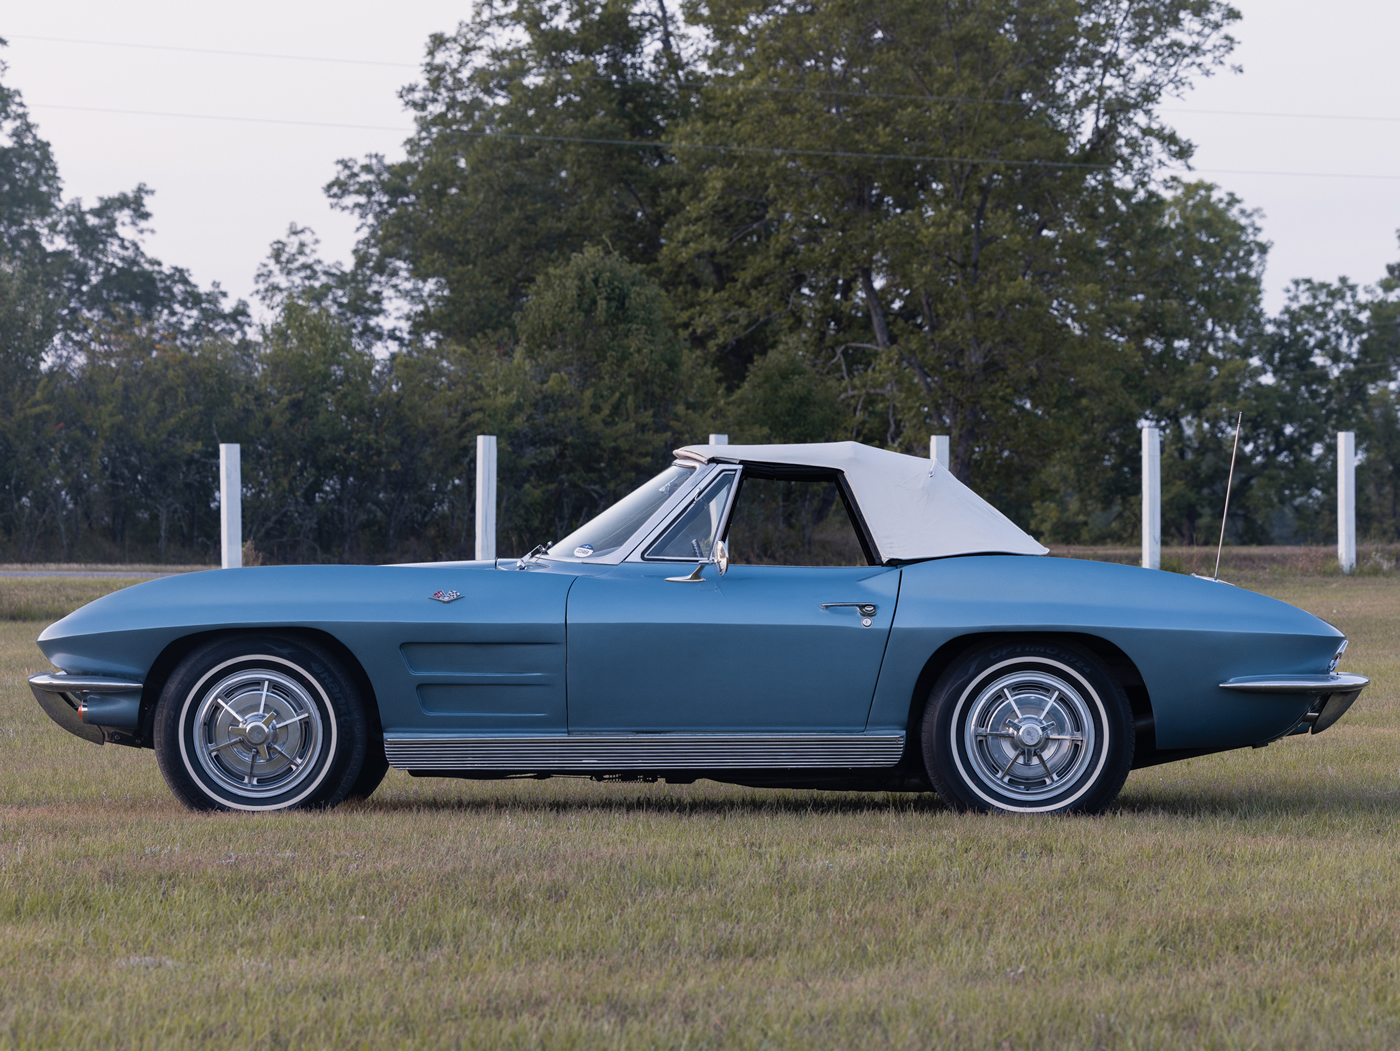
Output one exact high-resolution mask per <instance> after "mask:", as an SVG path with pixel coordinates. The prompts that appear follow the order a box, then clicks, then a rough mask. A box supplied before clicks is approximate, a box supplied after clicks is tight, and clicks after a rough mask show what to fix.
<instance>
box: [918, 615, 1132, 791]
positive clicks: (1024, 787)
mask: <svg viewBox="0 0 1400 1051" xmlns="http://www.w3.org/2000/svg"><path fill="white" fill-rule="evenodd" d="M922 731H923V733H922V743H923V755H924V764H925V767H926V768H927V771H928V775H929V778H930V780H931V781H932V782H933V786H934V788H935V789H937V791H938V794H939V795H940V796H941V797H942V798H943V800H944V802H946V803H947V804H948V805H949V806H951V807H953V808H955V809H957V810H1000V811H1007V812H1011V813H1020V814H1047V813H1056V812H1069V811H1073V812H1078V813H1096V812H1098V811H1100V810H1102V809H1104V808H1105V807H1106V806H1108V805H1109V804H1110V803H1112V802H1113V800H1114V799H1115V798H1116V797H1117V795H1118V793H1119V791H1120V790H1121V789H1122V787H1123V782H1124V781H1125V780H1126V779H1127V777H1128V770H1129V769H1130V768H1131V766H1132V764H1133V745H1134V737H1133V715H1132V708H1131V706H1130V705H1129V704H1128V700H1127V698H1126V696H1124V694H1123V689H1122V687H1121V686H1120V685H1119V684H1118V683H1117V681H1116V680H1114V678H1113V677H1112V676H1111V675H1110V674H1109V673H1108V672H1107V671H1106V670H1105V669H1104V668H1103V666H1102V665H1101V664H1100V663H1099V662H1098V660H1097V659H1095V658H1094V657H1093V655H1092V654H1090V653H1087V652H1084V651H1081V650H1079V649H1078V648H1076V647H1071V646H1066V645H1060V644H1051V643H1043V644H1042V643H1036V642H1034V641H1025V642H1014V643H998V644H994V645H989V646H982V647H979V648H977V649H974V650H972V651H971V652H969V653H967V654H965V655H964V656H962V657H961V658H959V659H958V660H957V661H955V662H954V663H953V665H952V666H951V667H949V668H948V670H947V671H945V672H944V673H943V675H941V676H940V677H939V679H938V682H937V683H936V684H935V685H934V688H933V691H932V693H931V694H930V696H929V700H928V704H927V706H926V708H925V710H924V719H923V726H922Z"/></svg>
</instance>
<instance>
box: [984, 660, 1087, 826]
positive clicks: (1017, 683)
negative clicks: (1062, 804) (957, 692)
mask: <svg viewBox="0 0 1400 1051" xmlns="http://www.w3.org/2000/svg"><path fill="white" fill-rule="evenodd" d="M964 727H965V728H964V731H963V745H964V747H965V748H966V751H967V755H968V758H969V760H970V761H971V763H972V766H973V769H974V770H975V771H976V772H977V775H978V776H979V778H980V779H981V780H982V781H983V782H984V783H985V784H987V785H988V786H989V787H994V788H996V789H998V790H1000V791H1001V792H1003V793H1005V794H1007V795H1011V796H1015V797H1016V798H1018V799H1020V800H1024V801H1026V802H1032V801H1035V800H1038V799H1046V798H1049V797H1051V796H1054V795H1057V794H1058V793H1060V792H1062V791H1063V790H1064V789H1065V788H1066V787H1068V786H1069V785H1070V784H1072V783H1074V781H1075V779H1076V778H1078V777H1079V775H1080V774H1082V773H1083V772H1084V770H1085V768H1086V767H1088V765H1089V763H1090V762H1091V760H1092V758H1093V753H1094V740H1095V737H1094V721H1093V719H1092V718H1091V716H1090V714H1089V705H1088V704H1087V703H1086V702H1085V700H1084V698H1083V697H1082V696H1081V695H1080V693H1079V691H1078V690H1076V689H1075V688H1074V687H1073V686H1072V685H1071V684H1070V683H1068V682H1066V681H1065V680H1064V679H1061V678H1060V677H1059V676H1057V675H1051V674H1049V673H1048V672H1041V671H1030V670H1024V671H1016V672H1012V673H1011V674H1009V675H1004V676H1002V677H1001V678H999V679H997V680H996V681H994V682H993V683H991V684H990V685H989V686H987V687H985V688H984V689H983V690H982V691H981V692H980V693H978V694H977V696H976V698H975V699H974V700H973V702H972V705H971V707H970V709H969V711H968V717H967V722H966V723H965V724H964Z"/></svg>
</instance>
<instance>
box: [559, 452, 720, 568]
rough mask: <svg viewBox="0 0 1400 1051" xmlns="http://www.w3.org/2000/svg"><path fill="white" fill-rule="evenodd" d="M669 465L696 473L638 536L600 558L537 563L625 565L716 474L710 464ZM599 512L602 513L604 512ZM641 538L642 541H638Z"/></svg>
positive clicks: (642, 527) (646, 523)
mask: <svg viewBox="0 0 1400 1051" xmlns="http://www.w3.org/2000/svg"><path fill="white" fill-rule="evenodd" d="M670 466H672V467H691V468H694V470H693V471H692V472H691V475H690V477H689V478H688V479H686V481H685V484H683V485H682V486H681V487H680V488H678V489H677V490H676V491H675V492H674V493H672V494H671V495H670V496H669V497H667V499H666V502H665V503H663V504H662V505H661V506H660V507H658V508H657V509H656V510H655V511H653V512H652V514H651V517H650V518H648V519H647V520H646V521H645V522H643V523H642V524H641V526H640V527H639V528H638V529H637V531H636V532H635V533H633V534H632V535H631V536H630V537H628V538H627V540H625V541H624V542H623V543H621V544H619V545H618V546H617V547H616V548H615V549H614V550H613V551H611V552H609V553H608V554H606V555H602V556H599V557H597V558H592V557H590V558H569V557H568V556H566V555H550V554H542V555H539V556H538V560H539V561H541V562H557V563H559V564H560V565H574V566H616V565H620V564H621V563H623V562H626V561H627V560H628V557H629V556H630V555H631V553H632V552H633V551H635V550H636V549H637V548H638V547H639V546H641V544H642V543H644V542H645V541H646V539H647V538H648V537H649V536H650V535H651V532H652V531H653V530H654V529H655V528H656V523H657V522H658V521H661V522H665V521H669V519H670V516H671V513H672V511H674V510H675V509H676V508H677V507H679V506H681V505H682V504H683V503H687V504H688V501H689V499H690V497H691V495H692V494H693V493H695V492H696V491H697V488H698V487H700V486H703V485H704V479H705V478H707V477H709V475H710V474H712V473H713V472H712V471H711V470H709V466H710V465H708V464H697V463H694V462H689V461H688V462H685V463H682V462H680V461H679V459H677V460H676V461H674V462H672V463H671V464H670ZM609 506H611V505H609ZM605 510H606V509H605ZM599 513H600V514H601V513H602V512H599ZM639 537H640V538H641V539H638V538H639Z"/></svg>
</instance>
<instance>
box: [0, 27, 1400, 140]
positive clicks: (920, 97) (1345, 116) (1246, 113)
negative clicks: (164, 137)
mask: <svg viewBox="0 0 1400 1051" xmlns="http://www.w3.org/2000/svg"><path fill="white" fill-rule="evenodd" d="M8 39H11V40H42V41H47V42H49V43H57V44H87V45H90V46H93V47H127V48H138V49H141V50H144V51H175V52H185V53H188V54H193V55H225V56H228V57H231V58H271V59H279V60H282V61H288V62H329V63H334V64H338V65H350V66H383V67H386V68H392V69H418V68H420V67H419V65H418V64H417V63H413V62H380V61H375V60H373V59H361V58H327V57H324V56H320V55H286V54H279V53H276V52H270V51H226V50H223V49H220V48H207V47H179V46H175V45H170V44H132V43H124V42H121V41H116V40H83V39H79V38H77V37H57V36H34V35H31V34H27V33H12V34H10V36H9V38H8ZM533 75H535V74H532V73H509V72H504V71H503V72H499V73H494V74H492V76H496V77H502V78H505V79H523V78H525V77H527V76H533ZM564 79H566V80H604V81H612V80H613V79H614V78H613V77H607V76H603V75H601V74H599V75H593V76H589V75H579V74H572V73H569V74H564ZM675 86H677V87H683V88H696V89H699V88H717V89H721V90H724V91H761V92H767V93H771V94H799V95H836V96H845V97H849V98H875V99H906V100H909V101H919V102H968V103H974V104H979V105H989V106H1025V105H1026V104H1027V102H1026V100H1025V99H989V98H980V97H978V96H974V95H926V94H917V93H890V92H878V91H852V90H849V89H846V88H784V87H772V86H769V85H765V84H734V83H730V82H727V81H724V80H706V81H677V82H675ZM1162 111H1163V112H1164V113H1198V114H1207V115H1212V116H1225V117H1280V118H1285V119H1289V120H1359V121H1369V122H1377V123H1384V124H1400V117H1371V116H1361V115H1359V114H1354V113H1276V112H1272V111H1266V110H1232V109H1197V108H1194V107H1184V106H1164V107H1162Z"/></svg>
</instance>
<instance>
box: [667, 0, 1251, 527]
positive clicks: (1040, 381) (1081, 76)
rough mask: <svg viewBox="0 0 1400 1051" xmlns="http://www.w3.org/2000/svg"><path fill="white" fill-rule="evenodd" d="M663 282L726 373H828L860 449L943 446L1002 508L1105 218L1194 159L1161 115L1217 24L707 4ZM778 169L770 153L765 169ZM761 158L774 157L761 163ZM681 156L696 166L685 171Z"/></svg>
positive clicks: (918, 6)
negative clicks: (774, 366)
mask: <svg viewBox="0 0 1400 1051" xmlns="http://www.w3.org/2000/svg"><path fill="white" fill-rule="evenodd" d="M692 12H693V17H695V18H696V19H697V20H698V21H699V22H700V25H701V26H702V28H703V29H704V30H705V31H706V33H707V34H708V36H709V38H710V39H711V40H713V42H714V44H713V47H712V48H711V50H710V51H709V53H708V54H707V56H706V58H707V62H708V65H709V69H710V73H711V81H710V84H709V86H708V87H706V88H705V90H704V92H703V105H701V106H700V107H699V109H698V110H697V112H696V115H695V116H694V117H693V118H692V119H691V120H690V121H689V122H688V123H687V125H686V126H685V127H684V128H683V129H682V134H683V136H684V138H685V139H686V140H687V141H690V142H694V143H703V144H717V143H725V144H730V145H734V146H737V147H739V148H741V149H742V150H745V151H748V152H735V151H730V152H707V151H700V150H697V151H694V153H687V154H685V163H686V165H687V167H688V168H690V169H692V170H691V172H690V178H689V181H688V185H689V186H691V187H693V190H692V191H691V195H690V197H689V199H688V202H687V207H686V210H685V211H684V212H683V213H682V214H681V215H680V216H678V217H677V219H676V220H674V221H673V222H672V224H671V227H670V228H669V230H668V239H667V248H666V259H667V261H668V262H669V263H670V265H671V267H672V269H671V271H670V273H672V274H674V275H676V276H675V277H673V278H668V281H670V282H671V283H672V284H673V285H674V286H675V287H677V288H680V287H684V288H688V289H690V290H691V292H690V294H689V295H685V296H682V295H681V294H680V293H679V292H677V295H678V297H680V302H681V303H682V305H683V306H684V309H685V317H686V319H687V321H688V323H689V324H690V325H691V326H693V327H694V329H695V330H696V331H697V332H699V333H701V334H702V335H703V336H704V338H705V339H706V340H707V341H708V342H710V343H711V345H713V346H714V347H715V348H716V352H717V354H718V356H719V358H720V360H721V361H730V362H737V363H738V365H739V366H740V367H742V364H743V362H745V361H747V360H749V359H751V358H753V357H756V356H758V355H761V354H762V353H765V352H766V351H767V350H768V349H769V348H770V347H772V346H773V345H775V344H776V342H777V340H778V338H779V337H780V335H781V334H783V333H791V334H795V335H798V336H800V338H801V339H802V340H803V341H804V342H805V343H806V345H807V346H808V348H809V352H810V354H811V356H812V358H813V360H820V361H825V360H830V359H837V360H839V362H840V364H841V367H842V369H843V370H844V371H845V373H846V375H847V376H849V377H850V385H849V391H850V393H851V394H852V395H854V397H853V399H852V403H853V404H858V405H860V406H861V409H862V413H863V417H862V419H860V420H859V421H858V426H859V428H860V433H862V434H863V435H865V436H866V437H867V438H869V439H871V440H875V441H878V442H881V443H886V444H889V445H893V446H902V447H907V448H911V449H912V448H915V447H916V446H917V447H922V443H923V442H925V441H926V436H927V434H929V433H930V432H943V433H949V434H951V436H952V468H953V470H954V472H955V474H956V475H957V476H958V477H959V478H962V479H963V480H971V481H973V482H974V483H976V484H977V485H978V486H979V487H981V488H984V489H988V490H990V491H991V492H993V493H995V494H997V495H998V496H999V498H1000V499H1001V501H1002V502H1003V503H1006V502H1015V501H1016V500H1018V499H1021V497H1020V496H1019V495H1018V494H1021V493H1022V492H1023V491H1024V486H1023V484H1022V483H1023V480H1024V479H1026V478H1028V477H1031V476H1032V475H1033V472H1034V467H1035V465H1036V464H1037V462H1038V460H1039V456H1040V454H1041V453H1043V452H1044V450H1046V449H1047V448H1050V447H1052V446H1053V444H1054V442H1055V440H1056V439H1057V437H1058V429H1057V428H1056V427H1054V426H1053V421H1050V425H1047V419H1046V412H1047V408H1048V407H1049V406H1050V405H1052V404H1054V403H1056V402H1057V401H1058V400H1059V396H1060V392H1061V390H1062V389H1063V388H1064V386H1065V384H1066V383H1068V382H1069V379H1070V373H1069V371H1068V369H1067V368H1066V366H1067V364H1068V363H1070V362H1072V361H1073V360H1075V359H1074V356H1073V354H1072V353H1067V349H1072V348H1073V345H1074V344H1075V342H1076V341H1077V340H1078V339H1079V338H1080V332H1081V329H1082V320H1081V319H1082V316H1083V315H1084V314H1085V313H1086V312H1088V311H1090V310H1092V309H1093V307H1094V305H1095V303H1096V302H1097V297H1098V293H1099V280H1098V278H1099V275H1098V274H1097V273H1096V272H1095V269H1094V266H1093V260H1094V258H1095V252H1094V248H1095V246H1096V235H1097V233H1098V231H1099V228H1100V223H1099V221H1100V217H1101V215H1102V214H1103V211H1104V209H1105V208H1107V207H1108V206H1109V205H1110V204H1111V203H1112V201H1113V199H1114V198H1115V197H1116V196H1117V195H1118V193H1119V187H1120V186H1121V185H1122V184H1123V183H1124V182H1125V181H1126V182H1129V183H1144V182H1145V181H1146V180H1148V179H1149V177H1150V176H1151V174H1152V173H1153V172H1155V171H1156V170H1157V167H1158V165H1159V164H1160V162H1161V161H1162V160H1164V159H1182V158H1184V157H1186V156H1187V155H1188V154H1189V148H1188V146H1187V145H1186V144H1185V143H1183V142H1182V141H1181V140H1179V139H1178V138H1177V137H1176V136H1175V135H1174V134H1173V133H1172V132H1171V131H1170V129H1168V128H1166V127H1165V126H1164V125H1163V124H1162V123H1161V122H1160V120H1159V118H1158V116H1157V110H1156V107H1157V104H1158V102H1159V100H1160V99H1161V98H1162V96H1163V95H1165V94H1169V93H1173V92H1176V91H1179V90H1180V89H1181V88H1182V87H1184V86H1185V84H1186V83H1187V82H1188V81H1189V80H1190V78H1191V77H1192V76H1194V75H1197V74H1201V73H1205V72H1208V71H1209V70H1210V69H1211V68H1213V67H1214V66H1215V65H1216V64H1217V63H1218V62H1219V61H1220V59H1221V57H1222V56H1223V55H1224V54H1225V53H1226V52H1227V51H1228V49H1229V47H1230V46H1231V44H1232V41H1231V40H1230V39H1229V37H1227V36H1225V35H1224V33H1223V29H1224V27H1225V25H1226V24H1228V23H1229V21H1231V19H1233V18H1234V17H1235V14H1234V12H1233V11H1232V10H1231V9H1229V8H1228V7H1225V6H1224V5H1221V4H1216V3H1210V2H1198V0H1157V2H1150V3H1148V2H1141V0H1103V2H1094V3H1079V2H1070V0H1036V2H1032V3H1024V2H1012V0H1005V2H1002V0H977V2H937V3H929V2H928V0H891V2H884V3H880V4H874V5H872V4H869V3H864V2H860V0H823V2H820V3H815V4H796V3H790V2H785V0H718V2H714V3H710V4H708V5H706V6H705V7H704V8H703V9H702V8H699V7H698V6H697V7H696V8H693V9H692ZM774 147H782V149H781V150H777V149H772V148H774ZM770 150H771V152H770ZM692 157H693V158H694V159H693V160H692V159H691V158H692Z"/></svg>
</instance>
